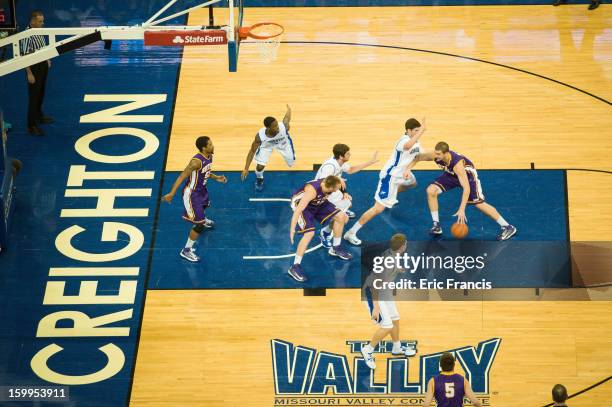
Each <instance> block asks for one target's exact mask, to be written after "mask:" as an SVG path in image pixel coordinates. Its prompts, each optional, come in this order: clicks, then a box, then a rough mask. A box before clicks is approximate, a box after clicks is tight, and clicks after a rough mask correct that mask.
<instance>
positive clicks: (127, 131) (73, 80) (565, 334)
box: [0, 0, 612, 407]
mask: <svg viewBox="0 0 612 407" xmlns="http://www.w3.org/2000/svg"><path fill="white" fill-rule="evenodd" d="M85 3H86V2H78V1H77V2H75V4H73V5H72V6H71V7H68V6H63V5H58V4H55V3H54V2H51V1H40V2H38V3H37V5H36V7H38V8H41V9H42V10H49V11H45V13H47V14H46V20H47V26H48V27H79V30H81V31H78V30H74V31H70V30H65V32H66V33H68V31H70V33H71V34H76V35H84V36H87V35H94V36H95V35H99V37H100V38H97V39H96V41H95V42H92V44H91V45H87V46H85V47H77V48H75V49H74V50H72V51H71V52H67V53H66V55H60V56H59V57H57V58H53V62H52V65H51V70H50V76H49V82H48V85H47V86H48V87H47V91H46V92H47V94H46V98H47V99H46V102H45V109H46V110H45V113H49V114H51V115H53V116H54V118H55V119H56V122H55V123H54V124H52V125H50V126H48V127H47V128H46V129H47V130H46V133H47V134H46V136H45V137H40V138H34V137H32V136H29V135H28V134H27V132H26V131H25V120H24V119H25V113H24V107H25V106H27V90H26V85H25V83H24V82H23V73H22V72H19V71H17V70H16V71H15V72H12V73H7V74H6V75H4V76H1V77H0V95H1V97H0V99H1V100H2V102H0V105H1V106H0V107H1V108H2V111H3V114H4V120H5V121H7V122H11V123H12V125H13V129H11V131H10V132H8V140H7V149H8V155H9V156H11V157H16V158H19V159H20V160H21V161H22V162H23V163H24V166H23V169H22V171H21V173H20V174H19V175H18V176H17V177H16V178H15V179H14V186H15V191H14V193H13V194H12V206H11V205H10V204H9V207H11V208H12V209H11V210H10V218H9V220H10V227H9V229H8V234H7V239H6V241H7V246H6V248H4V249H3V250H2V252H1V253H0V293H1V295H0V298H1V302H2V303H1V304H0V310H1V311H0V317H1V319H2V320H3V321H4V324H3V326H1V327H0V344H1V345H2V346H1V348H2V349H4V350H5V352H3V356H2V357H1V359H0V379H1V380H0V386H67V387H68V388H69V390H70V401H66V402H63V403H56V404H57V405H66V406H128V405H129V406H139V407H140V406H142V407H145V406H147V407H148V406H222V405H224V406H276V405H341V406H347V405H362V406H363V405H369V406H381V405H398V406H399V405H422V404H423V400H424V391H425V386H426V383H427V380H428V379H429V378H430V377H432V376H433V375H435V374H437V372H438V361H439V358H440V355H441V354H442V352H447V351H450V352H453V354H454V355H455V357H456V358H457V359H458V361H459V362H458V364H457V367H458V368H457V371H458V372H460V373H462V374H465V375H466V377H467V378H468V379H469V380H470V382H471V383H472V387H473V388H474V391H475V393H476V395H477V397H478V398H479V399H480V400H481V401H482V403H483V405H485V406H496V407H506V406H507V407H510V406H519V405H520V406H538V407H541V406H545V405H547V404H548V403H549V402H550V401H551V396H550V391H551V388H552V386H553V385H554V384H556V383H562V384H564V385H565V386H566V387H567V389H568V392H569V393H570V395H573V394H576V396H574V397H572V398H571V399H570V400H569V401H568V405H571V406H602V405H605V404H606V402H605V400H607V399H610V398H611V397H612V385H611V384H610V381H608V380H609V379H610V377H611V376H612V373H611V372H612V369H611V368H610V367H609V364H608V363H607V360H608V359H611V358H612V326H610V323H609V322H610V315H611V313H612V302H611V301H612V291H611V290H610V284H611V283H612V271H611V270H612V244H611V243H610V239H609V235H610V233H612V175H611V174H612V164H611V163H610V159H609V157H610V156H612V141H610V135H611V134H612V114H611V113H612V110H611V102H610V100H612V86H611V84H612V79H611V78H612V28H611V27H612V12H611V11H610V8H609V6H608V5H606V4H603V5H602V6H600V7H599V8H598V9H596V10H593V11H587V10H586V5H585V4H576V5H567V6H562V7H551V6H550V5H548V4H544V3H543V2H541V3H539V4H524V3H530V2H521V3H523V4H521V5H507V4H502V3H508V2H495V1H491V2H489V3H491V4H489V5H477V4H476V5H474V4H473V5H466V4H464V3H463V2H454V1H447V2H439V3H440V4H436V5H432V4H431V2H429V3H426V2H422V3H421V5H419V6H416V5H414V4H413V3H415V2H385V1H365V2H363V1H343V2H339V4H333V5H334V6H336V7H331V6H332V4H330V2H324V1H323V2H320V3H319V2H316V1H277V2H273V3H274V4H273V5H274V7H272V6H270V5H271V4H267V6H268V7H256V6H261V5H262V4H261V3H262V2H254V3H252V4H249V2H246V3H245V4H244V6H245V7H241V3H240V2H236V4H234V6H235V7H234V8H230V7H228V4H227V2H221V3H219V4H215V7H214V8H213V12H211V11H210V10H209V8H207V7H204V8H195V9H193V10H191V11H190V12H189V13H188V14H185V15H180V16H176V17H174V18H171V19H169V20H168V21H167V22H166V21H164V23H166V24H172V26H173V27H174V29H175V31H176V32H177V33H178V34H176V33H174V31H173V34H172V35H178V36H183V37H182V38H183V40H185V38H186V37H185V35H189V34H187V33H185V32H181V30H183V31H185V30H187V28H186V27H192V28H191V30H192V31H194V30H195V31H198V30H200V29H199V28H195V29H194V28H193V27H201V26H202V25H213V24H211V13H212V14H213V17H214V25H225V24H228V25H229V27H230V28H229V29H227V30H226V31H224V30H225V28H223V27H221V28H214V29H212V30H213V31H215V32H218V31H219V30H221V31H222V34H219V35H221V36H222V37H223V36H227V37H224V38H225V39H226V40H227V41H226V43H224V44H222V45H211V46H208V45H207V46H187V45H183V46H175V45H174V46H173V45H170V44H168V46H151V45H145V43H146V41H147V40H146V37H144V38H145V42H144V43H143V41H142V40H136V39H135V38H133V37H130V38H129V39H128V40H125V38H126V37H125V36H126V35H128V34H126V33H125V30H124V31H121V33H120V34H119V31H117V30H114V29H104V30H101V31H100V32H99V34H96V32H94V33H93V34H92V33H91V32H89V31H87V32H86V29H85V27H101V26H121V27H133V26H134V25H135V24H140V23H142V22H145V21H147V19H149V18H150V17H151V16H153V15H154V14H155V13H156V11H157V10H160V9H162V8H163V7H164V5H165V4H167V2H166V1H144V0H142V1H140V0H139V1H133V2H127V3H128V4H124V3H125V2H118V1H115V0H105V1H104V2H99V3H100V4H97V5H95V6H94V5H87V4H85ZM179 3H184V4H182V5H181V6H180V7H178V6H179V4H175V5H173V6H172V7H169V8H168V10H166V11H165V14H160V15H159V16H156V17H157V18H158V19H159V18H163V16H164V15H170V16H171V15H172V14H173V13H176V12H178V11H180V10H184V9H188V8H190V7H195V6H196V5H197V4H199V3H201V2H197V1H186V2H180V1H179ZM391 3H393V4H391ZM395 3H401V4H402V5H395ZM472 3H480V2H472ZM531 3H537V2H531ZM25 6H26V5H25V4H18V9H17V13H18V14H19V13H20V12H21V15H22V16H27V13H28V12H29V10H28V9H27V7H25ZM53 8H55V9H57V10H56V11H55V12H51V11H50V10H51V9H53ZM64 8H65V9H64ZM231 10H233V12H232V11H231ZM230 16H231V18H230ZM24 18H26V19H27V17H24ZM152 21H153V20H152ZM259 22H275V23H277V24H280V25H281V26H282V31H283V33H282V35H281V36H279V37H278V38H276V39H274V40H269V41H268V42H267V43H263V44H262V41H261V40H257V39H254V38H245V39H244V40H243V41H240V40H239V36H240V35H239V33H240V31H239V30H238V29H239V28H240V27H241V26H242V27H249V26H253V25H254V24H256V23H259ZM161 26H162V24H160V27H161ZM233 28H236V30H234V29H233ZM272 28H274V27H272ZM87 29H89V28H87ZM143 30H144V35H145V36H146V35H150V33H149V34H147V29H146V27H145V28H143V29H142V30H141V31H143ZM156 30H157V31H159V32H162V31H163V30H162V29H161V28H159V29H158V28H153V29H152V31H156ZM243 31H244V30H243ZM139 33H140V31H139ZM139 33H130V34H129V35H130V36H136V35H141V34H139ZM196 34H197V33H196ZM155 35H157V34H155ZM209 35H210V36H213V37H214V35H215V34H214V32H210V33H209ZM122 36H123V37H122ZM92 38H93V37H92ZM122 38H123V39H122ZM168 38H170V41H173V37H168ZM111 39H112V43H110V42H108V41H110V40H111ZM59 40H61V39H59V38H58V41H59ZM100 40H107V44H106V45H107V48H109V47H110V49H105V43H104V41H100ZM276 40H278V41H280V42H279V43H278V44H276V43H275V42H276ZM85 41H88V40H85ZM156 41H167V38H165V39H164V38H162V39H159V38H158V39H156ZM232 42H233V44H232ZM45 55H46V54H43V57H44V58H43V60H44V59H46V58H47V56H45ZM1 66H2V65H0V67H1ZM20 69H22V68H20ZM234 69H235V72H233V70H234ZM128 103H135V104H133V105H130V107H129V109H128V108H124V109H123V110H122V111H110V112H109V111H108V110H106V109H110V108H112V107H115V106H119V105H121V106H125V105H127V104H128ZM286 104H289V105H290V106H291V109H292V118H291V136H292V138H293V142H294V145H295V151H296V162H295V165H294V166H293V167H292V168H288V167H287V166H286V165H285V163H284V161H283V159H282V157H281V156H280V155H279V154H276V153H275V154H273V155H272V159H271V161H270V162H269V164H268V165H267V167H266V172H265V177H266V184H265V189H264V191H263V192H257V191H255V188H254V182H255V175H254V173H253V169H254V164H252V165H251V168H250V173H249V176H248V178H247V179H246V180H245V181H244V182H242V181H241V180H240V171H241V170H242V169H243V168H244V163H245V158H246V155H247V152H248V150H249V148H250V145H251V142H252V141H253V138H254V136H255V133H256V132H257V131H258V129H260V128H261V127H262V121H263V119H264V117H266V116H274V117H276V118H277V119H279V120H280V119H281V118H282V117H283V115H284V113H285V109H286ZM410 117H415V118H417V119H419V120H420V119H421V118H423V117H426V119H427V131H426V133H425V134H424V135H423V137H422V138H421V141H420V142H421V146H422V147H423V148H424V149H425V150H432V149H433V147H434V146H435V144H436V143H437V142H438V141H446V142H447V143H448V144H449V145H450V147H451V149H452V150H455V151H458V152H461V153H462V154H464V155H466V156H467V157H469V158H470V159H471V160H472V161H473V162H474V164H475V166H476V168H477V169H478V174H479V177H480V179H481V181H482V185H483V189H484V193H485V195H486V198H487V202H490V203H491V204H493V205H495V207H496V208H497V209H498V210H499V211H500V213H503V216H504V217H505V218H506V219H508V221H511V222H512V224H514V225H515V226H516V227H517V228H518V229H519V233H518V234H517V236H516V237H514V238H513V240H512V241H511V246H509V248H506V249H504V250H502V251H500V252H498V253H496V254H495V258H496V261H497V262H498V263H496V264H497V265H498V266H496V270H493V271H491V273H492V274H490V275H489V276H490V278H491V279H492V281H493V283H494V285H495V287H497V288H496V289H495V290H493V292H492V293H483V292H477V291H474V290H456V291H453V292H448V291H445V290H437V289H430V290H420V291H418V292H417V293H416V294H415V296H414V297H413V298H411V300H410V301H398V309H399V312H400V315H401V321H402V322H401V340H402V341H403V342H405V343H411V344H414V346H415V347H416V349H417V354H416V356H414V357H410V358H408V357H394V356H391V354H390V353H389V351H388V350H389V349H390V347H389V348H387V345H388V346H391V344H390V342H389V343H384V344H382V345H380V347H379V348H378V349H377V353H376V363H377V366H378V367H377V369H376V370H375V371H370V370H369V369H368V368H367V367H365V365H364V364H363V358H362V356H361V353H360V349H361V346H362V344H364V343H366V342H368V341H369V339H370V337H371V336H372V334H373V332H374V330H375V325H373V324H372V321H371V320H370V318H369V315H368V311H367V309H366V308H365V307H364V305H363V303H362V298H361V290H360V287H361V285H362V275H361V273H362V267H363V264H362V263H361V261H360V260H361V255H362V252H361V250H360V248H358V247H354V246H350V245H348V243H345V245H346V247H347V249H348V250H349V251H350V252H351V253H352V254H353V256H354V259H353V260H352V261H350V262H346V261H342V260H340V259H337V258H332V257H330V256H329V255H328V254H327V253H326V249H324V248H322V247H321V245H320V244H319V240H318V238H317V235H315V239H313V242H312V243H311V245H310V249H311V251H310V252H309V253H308V254H307V255H306V256H305V257H304V261H303V265H304V268H305V272H306V273H307V275H308V277H309V279H308V281H307V282H305V283H299V282H297V281H294V280H293V279H291V278H290V277H289V276H288V275H287V268H288V267H289V266H290V265H291V263H292V260H293V254H294V253H295V247H296V246H295V245H292V244H291V243H290V241H289V233H288V229H289V222H290V219H291V214H292V212H291V208H290V207H289V204H288V200H289V199H290V198H291V194H292V192H293V191H295V190H296V189H298V188H299V187H300V186H301V185H303V184H304V183H305V182H307V181H309V180H311V179H312V178H313V177H314V174H315V168H317V166H318V165H320V164H321V163H322V162H323V161H325V160H326V159H328V158H329V157H330V156H331V155H332V147H333V145H334V144H336V143H345V144H347V145H349V146H350V148H351V153H352V156H351V159H350V162H351V163H353V164H357V163H361V162H365V161H367V160H369V159H370V158H371V157H372V155H373V154H374V152H375V151H378V153H379V159H380V161H379V162H378V163H376V164H374V165H373V166H371V167H369V168H368V169H367V170H364V171H362V172H360V173H357V174H355V175H348V176H347V183H348V191H349V192H350V194H351V195H352V197H353V207H352V210H354V211H355V212H356V213H357V214H358V216H359V215H360V214H361V213H363V212H364V211H365V210H366V209H368V208H369V207H370V206H371V205H372V203H373V196H374V192H375V190H376V185H377V182H378V172H379V170H380V169H381V168H382V165H383V164H384V162H385V161H386V160H387V158H388V156H389V154H390V151H392V146H393V144H394V143H395V142H396V141H397V139H398V138H399V137H400V135H402V134H403V132H404V122H405V121H406V119H408V118H410ZM201 135H207V136H209V137H211V139H212V141H213V142H214V145H215V151H214V161H213V172H214V173H216V174H223V175H225V176H226V177H227V178H228V182H227V184H221V183H217V182H214V181H209V184H208V187H209V191H210V196H211V207H210V208H209V209H208V210H207V216H209V217H210V218H211V219H214V220H215V228H214V229H213V230H209V231H205V232H204V233H203V234H202V235H201V236H200V239H199V241H198V243H197V251H198V253H199V255H200V256H201V257H202V261H201V262H200V263H190V262H187V261H185V260H184V259H182V258H180V257H179V255H178V254H179V252H180V250H181V248H182V247H183V245H184V242H185V239H186V235H187V233H188V231H189V229H190V226H189V224H188V223H186V222H184V221H183V220H182V219H181V215H182V213H183V204H182V201H181V199H180V197H175V198H174V200H173V202H172V203H171V204H167V203H165V202H161V201H160V198H161V196H162V195H163V194H166V193H167V192H168V191H169V189H170V188H171V186H172V184H173V183H174V181H175V180H176V177H177V176H178V175H179V173H180V171H182V170H183V169H184V168H185V166H186V165H187V163H188V162H189V160H190V159H191V157H192V156H193V155H194V154H195V153H196V150H195V146H194V143H195V139H196V138H197V137H199V136H201ZM439 173H440V169H439V168H438V167H437V166H436V165H434V164H433V163H431V162H427V163H419V164H417V165H416V166H415V169H414V174H415V176H416V178H417V182H418V186H417V187H416V188H415V189H413V190H409V191H407V192H404V193H402V194H400V198H399V204H398V205H396V206H395V207H394V208H393V209H391V210H388V211H385V213H383V214H382V215H381V216H379V217H377V218H375V219H374V220H373V221H372V222H370V223H368V224H367V225H366V226H364V228H363V229H362V231H360V237H361V238H362V239H363V240H367V241H370V242H382V241H385V240H387V239H389V237H390V236H391V235H392V234H393V233H396V232H402V233H405V234H406V235H407V236H408V239H409V245H412V246H413V247H421V246H419V245H430V244H431V243H432V238H430V237H429V235H428V233H427V231H428V229H429V227H430V226H431V218H430V214H429V210H428V207H427V197H426V192H425V189H426V187H427V185H429V184H430V183H431V182H432V181H433V180H434V179H435V178H436V177H437V176H438V175H439ZM4 198H5V199H6V194H5V196H4ZM459 199H460V192H459V191H452V192H449V193H448V194H444V195H443V196H442V197H441V198H440V214H441V221H442V224H443V225H445V231H447V230H448V229H450V225H451V224H452V223H453V222H454V218H453V216H452V215H453V213H454V212H455V211H456V206H457V203H458V202H459ZM467 217H468V225H469V227H470V234H469V237H468V239H467V240H465V241H463V242H464V243H465V244H466V245H481V246H479V247H487V248H490V247H494V243H493V242H494V241H495V237H496V234H497V233H498V226H497V225H496V224H495V223H494V222H492V221H491V220H489V219H487V218H485V216H484V215H482V214H481V213H480V212H479V211H477V210H475V209H474V208H469V209H468V211H467ZM353 222H354V220H351V221H350V222H349V225H351V224H352V223H353ZM454 243H455V242H454V239H453V238H452V236H451V235H450V234H446V235H444V237H443V238H442V239H441V240H440V241H436V244H440V245H445V244H450V245H452V244H454ZM428 247H429V246H428ZM551 247H554V248H557V249H558V248H561V249H562V252H555V253H561V254H560V257H558V258H556V259H552V257H555V256H553V255H546V254H543V253H553V252H547V250H553V249H551ZM555 250H556V249H555ZM489 253H491V250H490V249H489ZM534 259H535V260H534ZM553 260H557V261H559V262H560V264H562V267H560V268H559V270H561V271H558V270H557V269H555V270H553V271H551V267H550V264H552V262H553ZM491 276H492V277H491ZM95 318H98V319H95ZM387 339H389V338H387ZM3 403H4V404H3ZM0 404H1V405H7V406H12V405H24V403H23V402H22V403H21V404H20V403H19V402H16V401H15V402H14V403H13V402H10V401H6V402H0ZM35 405H36V404H35ZM40 405H43V404H40Z"/></svg>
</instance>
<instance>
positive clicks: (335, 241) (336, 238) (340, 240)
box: [334, 236, 342, 247]
mask: <svg viewBox="0 0 612 407" xmlns="http://www.w3.org/2000/svg"><path fill="white" fill-rule="evenodd" d="M340 242H342V238H341V237H336V236H334V247H336V246H340Z"/></svg>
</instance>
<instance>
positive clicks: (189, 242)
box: [185, 238, 196, 249]
mask: <svg viewBox="0 0 612 407" xmlns="http://www.w3.org/2000/svg"><path fill="white" fill-rule="evenodd" d="M195 242H196V241H195V240H191V239H189V238H187V243H185V248H187V249H191V248H192V247H193V245H194V244H195Z"/></svg>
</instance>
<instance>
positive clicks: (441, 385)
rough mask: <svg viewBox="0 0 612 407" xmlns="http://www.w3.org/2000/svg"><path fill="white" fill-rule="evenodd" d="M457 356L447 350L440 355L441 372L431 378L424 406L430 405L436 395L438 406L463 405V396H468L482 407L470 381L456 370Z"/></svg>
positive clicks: (457, 406)
mask: <svg viewBox="0 0 612 407" xmlns="http://www.w3.org/2000/svg"><path fill="white" fill-rule="evenodd" d="M454 369H455V358H454V357H453V355H452V354H451V353H448V352H445V353H443V354H442V356H440V370H441V372H440V374H439V375H437V376H435V377H433V378H431V379H429V383H427V395H426V396H425V403H424V404H423V406H424V407H429V406H430V405H431V401H432V400H433V398H434V397H435V399H436V403H437V404H438V407H463V397H467V398H468V399H469V400H470V402H471V403H472V406H474V407H482V403H481V402H480V400H478V399H477V398H476V396H475V395H474V392H473V391H472V387H471V386H470V382H468V381H467V380H466V379H465V378H464V377H463V376H461V375H460V374H459V373H455V372H454Z"/></svg>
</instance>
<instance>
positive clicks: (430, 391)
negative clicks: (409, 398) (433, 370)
mask: <svg viewBox="0 0 612 407" xmlns="http://www.w3.org/2000/svg"><path fill="white" fill-rule="evenodd" d="M433 397H434V379H429V383H427V394H426V395H425V401H424V402H423V407H429V406H430V405H431V402H432V400H433Z"/></svg>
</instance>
